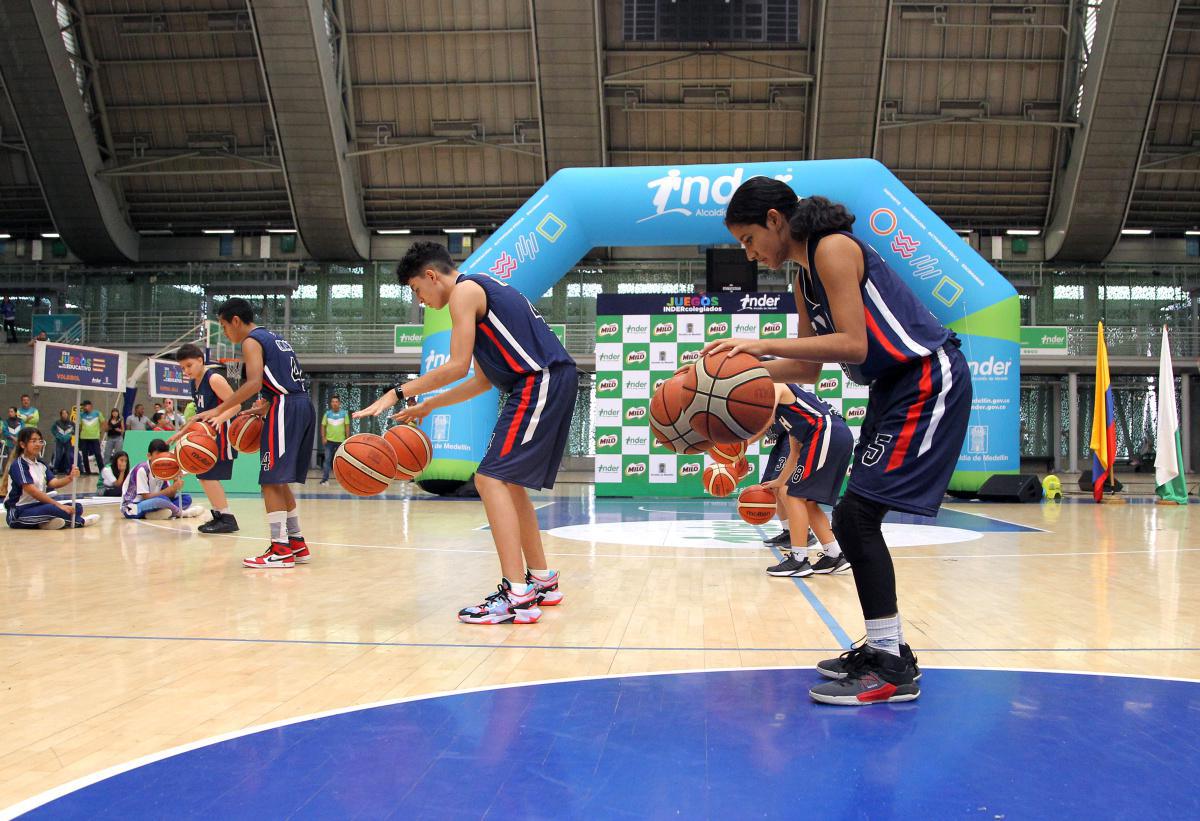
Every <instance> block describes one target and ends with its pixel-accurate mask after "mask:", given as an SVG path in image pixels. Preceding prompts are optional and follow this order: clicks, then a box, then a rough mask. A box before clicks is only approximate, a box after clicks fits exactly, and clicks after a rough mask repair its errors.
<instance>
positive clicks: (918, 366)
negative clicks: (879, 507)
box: [848, 344, 972, 516]
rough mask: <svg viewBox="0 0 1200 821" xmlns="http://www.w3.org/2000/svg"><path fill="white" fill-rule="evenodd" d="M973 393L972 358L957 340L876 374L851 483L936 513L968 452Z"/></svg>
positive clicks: (891, 501) (866, 493)
mask: <svg viewBox="0 0 1200 821" xmlns="http://www.w3.org/2000/svg"><path fill="white" fill-rule="evenodd" d="M971 393H972V392H971V372H970V370H969V369H968V368H967V359H966V357H965V356H963V354H962V351H960V350H959V349H958V346H956V345H952V344H947V345H944V346H942V347H941V348H939V349H938V350H937V351H935V352H934V355H933V356H930V357H926V358H925V359H921V360H918V361H917V362H914V363H912V364H911V365H910V366H908V367H906V368H904V369H903V370H900V371H898V372H896V373H888V374H884V375H883V376H882V377H880V378H879V379H876V380H875V382H874V383H872V385H871V395H870V398H869V399H868V400H867V415H866V417H865V418H864V419H863V426H862V433H861V435H860V436H859V440H858V447H856V448H855V449H854V468H853V470H852V472H851V473H850V486H849V488H848V490H849V491H852V492H854V493H857V494H858V495H859V496H863V497H865V498H867V499H871V500H872V501H876V502H879V503H880V504H884V505H887V506H888V507H889V508H892V509H894V510H902V511H905V512H907V513H915V514H917V515H919V516H933V515H935V514H936V513H937V510H938V508H939V507H941V504H942V497H944V496H945V495H946V488H948V487H949V486H950V475H951V474H952V473H954V467H955V465H957V464H958V456H959V453H960V452H961V451H962V444H963V437H965V436H966V433H967V420H968V418H969V417H970V414H971Z"/></svg>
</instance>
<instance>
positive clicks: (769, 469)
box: [758, 433, 792, 482]
mask: <svg viewBox="0 0 1200 821" xmlns="http://www.w3.org/2000/svg"><path fill="white" fill-rule="evenodd" d="M791 442H792V437H790V436H788V435H787V434H786V433H781V434H779V438H777V439H776V440H775V446H774V447H772V448H771V452H770V453H769V454H768V455H767V466H766V467H765V468H763V474H762V478H761V479H759V480H758V481H760V482H769V481H771V480H772V479H777V478H779V474H780V473H782V472H783V465H784V463H786V462H787V458H788V453H790V452H791V450H792V445H791Z"/></svg>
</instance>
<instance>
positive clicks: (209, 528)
mask: <svg viewBox="0 0 1200 821" xmlns="http://www.w3.org/2000/svg"><path fill="white" fill-rule="evenodd" d="M197 530H199V531H200V532H201V533H237V532H238V521H237V519H236V518H235V517H234V516H233V514H232V513H218V512H217V511H215V510H214V511H213V512H212V521H211V522H205V523H204V524H202V525H200V527H198V528H197Z"/></svg>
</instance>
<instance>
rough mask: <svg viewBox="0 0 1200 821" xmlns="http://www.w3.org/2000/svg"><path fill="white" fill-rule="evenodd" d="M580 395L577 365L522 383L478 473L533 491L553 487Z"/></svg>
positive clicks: (507, 406)
mask: <svg viewBox="0 0 1200 821" xmlns="http://www.w3.org/2000/svg"><path fill="white" fill-rule="evenodd" d="M578 392H579V372H578V371H577V370H575V366H574V365H560V366H555V367H553V368H550V369H549V370H544V371H538V372H537V373H534V374H530V375H529V376H527V377H525V378H524V379H522V380H520V381H518V382H517V384H516V385H514V386H513V389H512V393H510V394H509V396H508V400H507V401H506V402H505V403H504V407H503V409H501V411H500V418H499V419H498V420H497V421H496V429H495V430H493V431H492V439H491V441H490V442H488V449H487V453H486V454H484V457H483V461H481V462H480V463H479V467H478V468H477V469H476V472H477V473H481V474H483V475H484V476H491V477H492V478H493V479H499V480H500V481H502V482H509V483H511V484H514V485H521V486H522V487H527V488H531V489H533V490H541V489H542V488H547V489H549V488H552V487H554V480H555V479H556V478H557V477H558V468H559V465H561V464H562V457H563V452H564V451H566V449H567V436H568V435H569V434H570V432H571V416H572V414H573V413H574V412H575V396H576V394H577V393H578Z"/></svg>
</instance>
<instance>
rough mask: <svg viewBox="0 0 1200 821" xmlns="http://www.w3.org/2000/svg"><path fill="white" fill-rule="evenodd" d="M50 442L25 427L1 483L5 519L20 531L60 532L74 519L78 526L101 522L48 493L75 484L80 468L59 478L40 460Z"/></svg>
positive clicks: (97, 517)
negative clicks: (47, 442) (35, 529)
mask: <svg viewBox="0 0 1200 821" xmlns="http://www.w3.org/2000/svg"><path fill="white" fill-rule="evenodd" d="M45 447H46V440H45V439H43V438H42V432H41V431H40V430H38V429H37V428H25V429H24V430H22V431H21V433H20V434H19V435H18V436H17V444H16V447H15V448H13V452H12V454H11V456H9V460H8V465H7V466H6V470H5V472H4V478H3V480H0V493H4V494H5V496H4V509H5V520H6V521H7V522H8V526H9V527H15V528H19V529H33V528H38V529H41V530H58V529H59V528H61V527H66V526H67V524H68V523H69V522H71V521H72V520H74V525H75V527H87V526H88V525H92V524H95V523H96V522H97V521H99V519H100V517H99V516H97V515H96V514H94V513H93V514H91V515H90V516H84V515H83V505H81V504H78V503H76V504H75V506H74V509H72V507H71V505H70V504H69V503H65V502H60V501H58V500H57V499H55V498H53V497H52V496H50V494H49V492H48V491H51V490H57V489H58V488H63V487H66V486H67V485H69V484H71V482H73V481H75V477H77V476H78V475H79V468H78V467H73V468H71V472H70V473H69V474H67V475H66V476H55V475H54V471H52V470H50V468H48V467H46V465H45V463H43V462H41V461H39V458H40V457H41V455H42V449H43V448H45Z"/></svg>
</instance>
